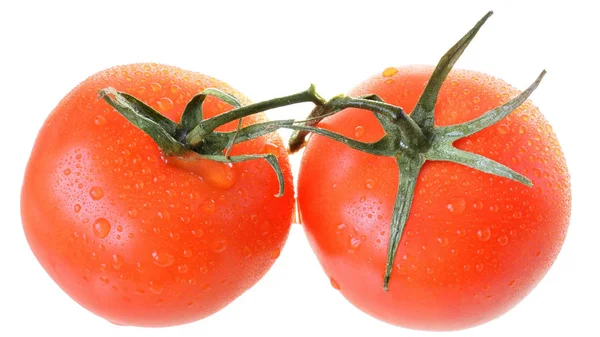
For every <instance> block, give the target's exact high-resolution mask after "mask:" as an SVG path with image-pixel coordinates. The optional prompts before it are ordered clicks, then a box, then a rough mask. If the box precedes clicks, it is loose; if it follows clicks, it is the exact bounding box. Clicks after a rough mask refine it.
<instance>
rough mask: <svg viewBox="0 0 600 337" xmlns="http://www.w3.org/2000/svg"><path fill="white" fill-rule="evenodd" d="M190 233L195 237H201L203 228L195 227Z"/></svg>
mask: <svg viewBox="0 0 600 337" xmlns="http://www.w3.org/2000/svg"><path fill="white" fill-rule="evenodd" d="M192 234H193V235H194V236H195V237H197V238H201V237H203V236H204V229H202V228H196V229H194V230H192Z"/></svg>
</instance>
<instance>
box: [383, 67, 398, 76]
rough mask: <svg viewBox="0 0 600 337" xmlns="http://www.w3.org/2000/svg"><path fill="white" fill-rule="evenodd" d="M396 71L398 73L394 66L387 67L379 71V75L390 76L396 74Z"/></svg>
mask: <svg viewBox="0 0 600 337" xmlns="http://www.w3.org/2000/svg"><path fill="white" fill-rule="evenodd" d="M396 73H398V69H396V68H394V67H389V68H385V69H384V70H383V72H382V73H381V76H383V77H392V76H394V75H396Z"/></svg>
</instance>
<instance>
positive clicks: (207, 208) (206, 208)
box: [198, 199, 216, 215]
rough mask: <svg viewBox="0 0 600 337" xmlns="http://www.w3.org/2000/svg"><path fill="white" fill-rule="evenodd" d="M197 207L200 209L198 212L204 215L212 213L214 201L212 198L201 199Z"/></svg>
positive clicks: (213, 211)
mask: <svg viewBox="0 0 600 337" xmlns="http://www.w3.org/2000/svg"><path fill="white" fill-rule="evenodd" d="M198 209H199V210H200V212H202V213H204V214H206V215H211V214H214V213H215V209H216V207H215V201H214V200H212V199H205V200H204V201H202V203H201V204H200V206H199V207H198Z"/></svg>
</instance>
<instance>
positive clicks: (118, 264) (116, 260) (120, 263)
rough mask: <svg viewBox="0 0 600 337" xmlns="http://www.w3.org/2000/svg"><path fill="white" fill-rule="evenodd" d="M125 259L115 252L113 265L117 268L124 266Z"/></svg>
mask: <svg viewBox="0 0 600 337" xmlns="http://www.w3.org/2000/svg"><path fill="white" fill-rule="evenodd" d="M123 263H125V260H124V259H123V258H122V257H121V255H119V254H113V256H112V267H113V268H114V269H115V270H117V269H119V268H121V267H122V266H123Z"/></svg>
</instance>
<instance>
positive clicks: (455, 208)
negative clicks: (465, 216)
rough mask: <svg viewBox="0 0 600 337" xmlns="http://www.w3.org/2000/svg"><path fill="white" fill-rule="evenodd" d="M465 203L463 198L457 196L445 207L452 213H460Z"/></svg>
mask: <svg viewBox="0 0 600 337" xmlns="http://www.w3.org/2000/svg"><path fill="white" fill-rule="evenodd" d="M466 204H467V203H466V202H465V199H464V198H457V199H454V200H452V202H451V203H449V204H448V205H447V206H446V207H447V208H448V210H449V211H450V213H452V214H453V215H461V214H462V213H463V212H464V211H465V207H466Z"/></svg>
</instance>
